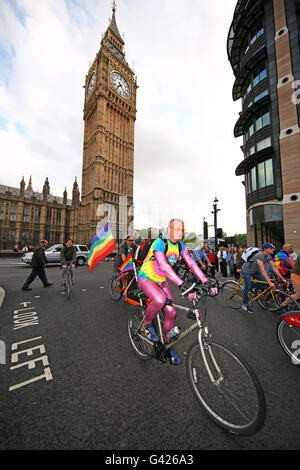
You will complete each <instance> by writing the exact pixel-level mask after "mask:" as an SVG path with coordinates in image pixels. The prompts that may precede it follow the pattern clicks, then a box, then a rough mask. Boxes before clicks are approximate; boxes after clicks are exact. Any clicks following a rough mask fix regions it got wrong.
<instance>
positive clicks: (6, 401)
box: [0, 258, 300, 451]
mask: <svg viewBox="0 0 300 470" xmlns="http://www.w3.org/2000/svg"><path fill="white" fill-rule="evenodd" d="M29 272H30V267H28V266H26V265H24V264H21V263H16V264H14V263H13V260H8V259H3V258H2V259H0V285H1V286H2V287H3V288H4V289H5V297H4V300H3V303H2V307H1V309H0V340H1V341H2V343H4V344H5V346H6V354H5V359H6V360H5V362H6V364H0V374H1V378H2V380H1V382H0V394H1V402H0V415H1V420H0V449H6V450H12V449H26V450H32V449H57V450H60V449H71V450H73V449H84V450H95V449H99V450H120V451H123V450H124V451H130V450H142V449H143V450H156V451H157V450H161V451H163V450H165V451H167V450H191V451H192V450H258V449H259V450H262V449H267V450H274V449H282V450H283V449H300V440H299V437H298V435H299V430H300V413H299V411H300V402H299V389H300V369H299V367H296V366H293V365H292V364H291V362H290V360H289V359H288V358H287V356H285V355H284V353H283V352H282V350H281V348H280V346H279V344H278V342H277V338H276V324H277V318H276V315H274V314H270V313H268V312H264V311H262V310H260V309H259V307H257V308H255V313H254V314H248V313H247V312H241V311H236V310H231V309H228V308H226V307H225V306H224V305H223V304H222V301H221V299H220V298H219V297H217V298H215V299H208V326H209V329H210V331H211V332H212V333H213V336H214V337H215V338H218V339H221V341H222V342H224V343H227V344H229V345H230V346H232V347H234V348H235V349H236V350H238V351H239V352H240V354H242V355H243V356H244V357H245V358H246V359H247V362H248V363H249V364H250V365H251V366H252V367H253V369H254V370H255V372H256V374H257V376H258V378H259V380H260V382H261V384H262V387H263V389H264V392H265V396H266V402H267V418H266V422H265V425H264V427H263V428H262V429H261V430H260V431H259V432H258V433H257V434H255V435H253V436H249V437H238V436H233V435H231V434H228V433H226V432H224V431H223V430H221V429H220V428H219V427H218V426H217V425H215V424H214V423H213V422H212V421H211V420H210V419H209V417H208V416H207V415H206V413H205V412H204V411H202V409H201V408H200V406H199V405H198V403H197V401H196V400H195V398H194V396H193V394H192V391H191V389H190V386H189V384H188V381H187V377H186V370H185V364H184V363H185V361H184V358H185V355H186V352H187V350H188V348H189V346H190V344H191V343H192V342H194V341H195V337H194V336H193V337H192V335H190V336H188V337H186V338H185V339H184V340H183V341H182V342H181V343H179V344H178V346H176V351H177V352H178V354H179V356H180V357H181V358H182V359H183V364H182V365H181V366H179V367H174V366H171V365H169V364H165V365H161V364H159V363H158V362H156V361H155V360H153V361H146V362H142V361H140V360H139V359H138V358H137V356H136V355H135V354H134V352H133V350H132V348H131V345H130V342H129V339H128V334H127V318H128V313H129V311H130V309H132V308H134V307H132V306H131V305H128V304H126V303H124V302H123V301H122V300H121V301H120V302H114V301H113V300H112V299H111V298H110V295H109V280H110V277H111V275H112V263H109V262H103V263H99V264H98V265H97V266H96V267H95V269H94V271H93V272H92V273H89V271H88V267H87V266H83V267H79V268H77V269H76V271H75V287H74V288H73V289H72V292H71V299H70V300H68V299H67V297H66V295H65V294H64V293H63V292H62V289H61V288H59V286H58V280H59V269H58V266H49V267H48V268H47V270H46V272H47V276H48V279H49V281H50V282H53V283H54V285H53V286H52V287H49V288H47V289H45V288H44V287H43V286H42V283H41V281H40V280H39V279H38V278H37V279H36V280H35V281H34V282H33V283H32V285H31V287H32V291H26V292H24V291H21V289H20V287H21V285H22V283H23V282H24V280H25V278H26V277H27V275H28V274H29ZM173 292H174V295H175V299H176V302H180V301H179V298H178V295H177V290H176V289H173ZM186 302H187V305H188V301H186ZM177 324H178V325H179V326H180V327H181V328H184V327H186V326H188V325H190V322H189V320H188V319H187V318H185V317H184V315H182V313H181V312H178V315H177ZM2 362H3V361H2Z"/></svg>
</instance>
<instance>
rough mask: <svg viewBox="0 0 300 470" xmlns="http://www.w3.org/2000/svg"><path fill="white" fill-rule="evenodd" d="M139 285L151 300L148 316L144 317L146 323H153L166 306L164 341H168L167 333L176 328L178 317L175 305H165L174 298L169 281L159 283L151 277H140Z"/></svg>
mask: <svg viewBox="0 0 300 470" xmlns="http://www.w3.org/2000/svg"><path fill="white" fill-rule="evenodd" d="M137 285H138V286H139V288H140V289H141V290H142V291H143V292H145V294H146V295H147V297H149V299H150V300H151V302H150V304H149V305H148V307H147V311H146V316H145V319H144V324H145V325H149V323H152V320H153V318H154V317H155V316H156V315H157V314H158V312H159V311H160V310H161V309H162V308H164V312H165V319H164V341H166V340H167V333H168V332H169V331H170V330H171V329H172V328H174V326H175V318H176V310H175V308H174V307H173V305H165V304H166V300H167V299H171V300H172V301H173V300H174V298H173V295H172V292H171V289H170V287H169V285H168V283H167V282H166V281H165V282H161V283H157V282H154V281H151V279H142V278H140V277H139V278H138V280H137Z"/></svg>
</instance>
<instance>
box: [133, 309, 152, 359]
mask: <svg viewBox="0 0 300 470" xmlns="http://www.w3.org/2000/svg"><path fill="white" fill-rule="evenodd" d="M144 316H145V312H144V310H142V309H134V310H132V312H131V313H130V314H129V317H128V334H129V339H130V342H131V345H132V347H133V350H134V352H135V353H136V355H137V356H138V357H139V358H140V359H142V360H143V361H147V360H148V359H151V358H152V357H153V356H154V353H155V351H154V345H153V343H152V342H151V341H150V340H149V339H148V338H146V336H145V333H144Z"/></svg>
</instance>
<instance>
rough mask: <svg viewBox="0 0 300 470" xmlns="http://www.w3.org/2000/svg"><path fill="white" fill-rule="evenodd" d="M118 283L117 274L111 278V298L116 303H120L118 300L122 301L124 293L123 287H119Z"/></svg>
mask: <svg viewBox="0 0 300 470" xmlns="http://www.w3.org/2000/svg"><path fill="white" fill-rule="evenodd" d="M117 282H118V275H117V274H116V275H114V276H113V277H112V278H111V281H110V295H111V298H112V299H113V300H115V301H116V302H118V300H120V299H121V297H122V293H123V292H122V287H119V286H118V285H117ZM119 282H121V281H119Z"/></svg>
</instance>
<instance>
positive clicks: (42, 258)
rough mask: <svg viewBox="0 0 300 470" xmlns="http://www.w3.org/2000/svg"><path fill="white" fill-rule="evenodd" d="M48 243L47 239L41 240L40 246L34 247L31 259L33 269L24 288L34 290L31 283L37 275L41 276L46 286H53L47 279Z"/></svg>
mask: <svg viewBox="0 0 300 470" xmlns="http://www.w3.org/2000/svg"><path fill="white" fill-rule="evenodd" d="M47 245H48V242H47V240H41V241H40V244H39V246H37V247H36V248H35V249H34V252H33V255H32V259H31V266H32V271H31V273H30V274H29V276H28V278H27V279H26V281H25V282H24V284H23V286H22V290H32V289H31V288H30V287H29V285H30V284H31V283H32V281H34V279H35V278H36V276H39V278H40V280H41V281H42V283H43V284H44V287H49V286H52V283H50V282H49V281H48V279H47V276H46V272H45V267H46V264H47V258H46V255H45V248H46V246H47Z"/></svg>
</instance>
